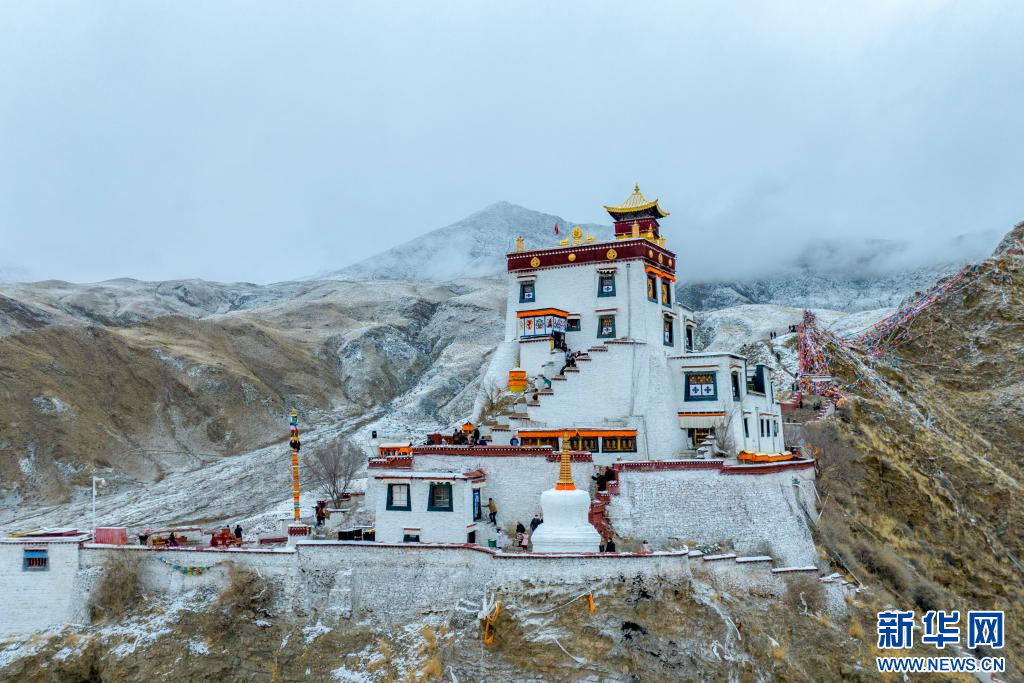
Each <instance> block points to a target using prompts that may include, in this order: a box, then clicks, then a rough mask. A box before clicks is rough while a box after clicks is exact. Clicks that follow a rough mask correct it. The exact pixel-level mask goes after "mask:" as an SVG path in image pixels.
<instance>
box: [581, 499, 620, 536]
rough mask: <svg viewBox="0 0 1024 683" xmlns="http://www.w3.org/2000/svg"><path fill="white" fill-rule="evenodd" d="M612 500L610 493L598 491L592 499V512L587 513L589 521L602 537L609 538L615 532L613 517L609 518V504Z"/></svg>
mask: <svg viewBox="0 0 1024 683" xmlns="http://www.w3.org/2000/svg"><path fill="white" fill-rule="evenodd" d="M611 500H612V497H611V494H610V493H608V492H607V491H598V492H597V494H596V495H595V496H594V499H593V500H591V501H590V512H589V513H587V521H588V522H590V523H591V524H592V525H593V526H594V528H595V529H597V532H598V533H599V534H601V537H602V538H607V537H608V536H610V535H612V534H614V533H615V530H614V529H613V528H612V522H611V519H609V518H608V505H609V504H610V503H611Z"/></svg>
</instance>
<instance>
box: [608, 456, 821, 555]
mask: <svg viewBox="0 0 1024 683" xmlns="http://www.w3.org/2000/svg"><path fill="white" fill-rule="evenodd" d="M794 480H795V481H797V482H798V483H799V485H798V486H794V485H793V482H794ZM805 511H806V513H805ZM814 511H815V492H814V470H813V469H812V468H806V469H786V470H782V471H780V472H778V473H768V474H721V473H719V472H718V471H715V470H668V471H664V470H663V471H654V472H619V494H618V495H615V496H612V497H611V505H610V506H609V508H608V514H609V517H610V518H611V521H612V526H613V527H614V528H615V533H616V534H618V535H621V536H626V537H632V538H636V539H646V540H648V541H650V542H651V544H652V545H654V547H671V546H672V545H677V546H678V545H681V544H683V543H687V542H696V543H698V544H703V543H708V544H711V543H718V542H721V541H730V542H732V544H733V546H734V548H735V549H736V550H737V551H738V552H740V553H747V554H750V553H754V554H760V553H761V552H762V551H765V550H767V554H769V555H771V556H773V557H775V558H776V559H777V560H779V561H780V562H782V563H785V564H790V565H803V564H813V563H814V562H815V561H816V560H817V559H818V554H817V551H816V550H815V547H814V541H813V539H812V538H811V533H810V530H809V526H808V524H807V519H806V514H813V513H814ZM764 545H767V546H768V548H767V549H766V548H764V547H762V546H764Z"/></svg>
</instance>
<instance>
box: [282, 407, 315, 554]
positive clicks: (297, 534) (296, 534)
mask: <svg viewBox="0 0 1024 683" xmlns="http://www.w3.org/2000/svg"><path fill="white" fill-rule="evenodd" d="M288 427H289V430H288V431H289V432H290V435H289V437H288V445H289V446H291V449H292V508H293V514H294V516H295V521H294V522H292V523H291V524H289V525H288V544H289V545H292V544H294V543H295V542H296V541H299V540H301V539H303V538H305V537H306V536H309V535H310V532H311V531H312V529H311V527H310V526H309V525H308V524H303V523H302V522H301V521H300V512H299V449H300V448H301V447H302V441H300V440H299V411H297V410H295V408H292V411H291V414H290V416H289V419H288Z"/></svg>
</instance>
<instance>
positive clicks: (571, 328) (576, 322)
mask: <svg viewBox="0 0 1024 683" xmlns="http://www.w3.org/2000/svg"><path fill="white" fill-rule="evenodd" d="M565 331H566V332H579V331H580V319H579V318H569V319H568V320H566V321H565Z"/></svg>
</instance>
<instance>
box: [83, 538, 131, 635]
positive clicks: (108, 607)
mask: <svg viewBox="0 0 1024 683" xmlns="http://www.w3.org/2000/svg"><path fill="white" fill-rule="evenodd" d="M102 571H103V574H102V575H101V576H100V580H99V583H97V584H96V587H95V588H94V589H93V591H92V595H91V596H90V598H89V616H90V618H91V619H92V620H93V621H100V620H115V619H122V618H124V616H125V615H127V614H128V613H129V612H131V611H132V610H133V609H135V608H136V607H138V605H139V602H141V600H142V581H141V574H142V560H141V559H140V558H139V557H138V556H137V554H136V553H131V552H124V553H117V554H116V555H114V554H111V555H110V556H108V557H107V559H106V560H105V561H104V562H103V567H102Z"/></svg>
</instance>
